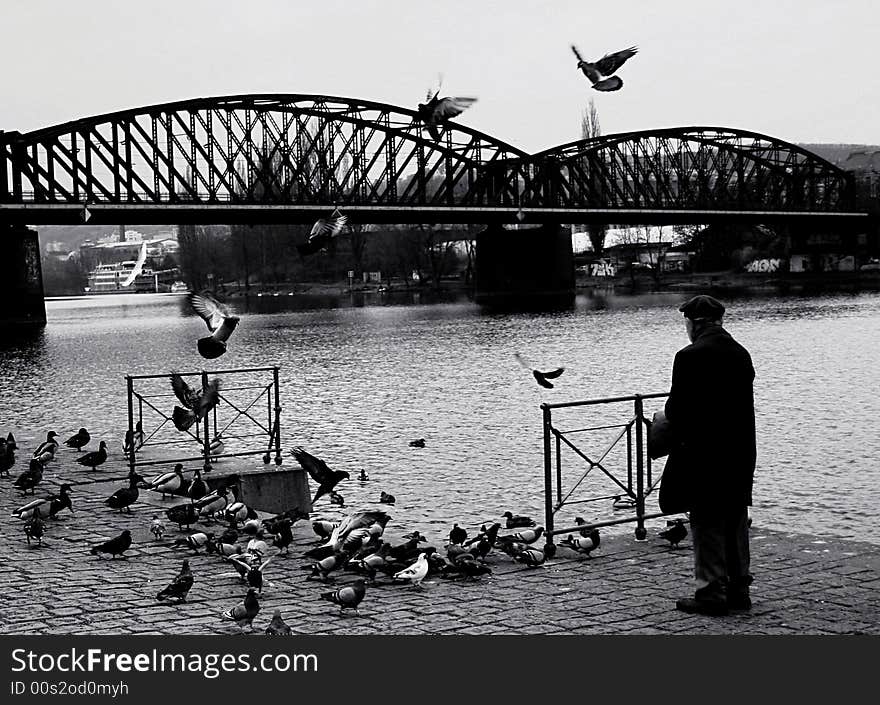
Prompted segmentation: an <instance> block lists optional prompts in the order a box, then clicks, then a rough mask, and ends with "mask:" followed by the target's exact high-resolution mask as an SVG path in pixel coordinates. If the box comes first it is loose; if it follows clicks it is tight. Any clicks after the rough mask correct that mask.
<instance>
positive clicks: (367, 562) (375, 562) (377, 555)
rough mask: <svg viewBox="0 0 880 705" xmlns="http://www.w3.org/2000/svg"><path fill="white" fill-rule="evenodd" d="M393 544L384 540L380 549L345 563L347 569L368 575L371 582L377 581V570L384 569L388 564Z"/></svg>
mask: <svg viewBox="0 0 880 705" xmlns="http://www.w3.org/2000/svg"><path fill="white" fill-rule="evenodd" d="M390 548H391V544H390V543H388V542H387V541H383V542H382V545H381V546H379V548H378V550H376V551H374V552H373V553H370V554H368V555H366V556H364V557H363V558H354V559H352V560H350V561H348V563H346V564H345V570H347V571H353V572H356V573H361V574H362V575H366V576H367V577H368V578H369V579H370V582H375V581H376V571H378V570H381V569H383V568H384V567H385V566H386V565H388V560H387V558H388V551H389V549H390Z"/></svg>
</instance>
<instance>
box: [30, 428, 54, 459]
mask: <svg viewBox="0 0 880 705" xmlns="http://www.w3.org/2000/svg"><path fill="white" fill-rule="evenodd" d="M57 436H58V434H57V433H55V431H49V432H48V433H47V434H46V440H45V441H43V442H42V443H40V445H38V446H37V449H36V450H35V451H34V454H33V456H32V457H34V458H36V459H37V460H39V461H40V462H41V463H43V464H44V465H45V464H46V463H48V462H49V461H50V460H53V459H54V458H55V451H57V450H58V441H57V440H55V439H56V438H57Z"/></svg>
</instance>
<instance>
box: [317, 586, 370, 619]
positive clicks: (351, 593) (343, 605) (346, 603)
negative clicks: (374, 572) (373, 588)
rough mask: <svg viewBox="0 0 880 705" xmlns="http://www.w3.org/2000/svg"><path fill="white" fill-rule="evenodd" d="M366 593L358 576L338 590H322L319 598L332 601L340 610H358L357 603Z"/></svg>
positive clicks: (365, 588)
mask: <svg viewBox="0 0 880 705" xmlns="http://www.w3.org/2000/svg"><path fill="white" fill-rule="evenodd" d="M366 594H367V586H366V583H364V581H363V580H361V579H360V578H358V579H357V580H355V581H354V582H353V583H352V584H351V585H346V586H344V587H341V588H339V589H338V590H332V591H330V592H322V593H321V599H322V600H327V601H329V602H334V603H336V604H337V605H339V607H340V611H343V610H354V611H355V612H357V611H358V605H359V604H360V603H361V600H363V599H364V595H366Z"/></svg>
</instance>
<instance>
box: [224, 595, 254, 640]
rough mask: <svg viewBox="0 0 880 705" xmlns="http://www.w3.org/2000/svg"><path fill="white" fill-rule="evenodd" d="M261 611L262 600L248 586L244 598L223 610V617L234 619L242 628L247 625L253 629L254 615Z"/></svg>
mask: <svg viewBox="0 0 880 705" xmlns="http://www.w3.org/2000/svg"><path fill="white" fill-rule="evenodd" d="M259 613H260V601H259V600H258V599H257V593H256V591H255V590H254V589H253V588H248V591H247V594H246V595H245V596H244V600H243V601H242V602H240V603H238V604H237V605H235V607H230V608H229V609H228V610H226V611H225V612H223V618H224V619H230V620H232V621H233V622H235V623H236V624H238V626H239V627H240V628H242V629H244V627H246V626H247V627H250V628H251V629H252V630H253V621H254V617H256V616H257V615H258V614H259Z"/></svg>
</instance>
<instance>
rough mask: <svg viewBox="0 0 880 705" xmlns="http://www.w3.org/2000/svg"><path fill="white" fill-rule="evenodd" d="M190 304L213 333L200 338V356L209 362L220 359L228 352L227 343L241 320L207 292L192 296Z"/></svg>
mask: <svg viewBox="0 0 880 705" xmlns="http://www.w3.org/2000/svg"><path fill="white" fill-rule="evenodd" d="M189 302H190V304H191V305H192V307H193V309H194V310H195V312H196V313H197V314H199V316H201V318H202V320H203V321H204V322H205V324H206V325H207V326H208V330H209V331H211V335H206V336H205V337H204V338H199V340H198V348H199V354H200V355H201V356H202V357H204V358H206V359H208V360H213V359H214V358H215V357H220V356H221V355H222V354H223V353H225V352H226V341H227V340H229V336H230V335H232V331H234V330H235V327H236V326H237V325H238V322H239V320H241V319H240V318H239V317H238V316H233V315H231V314H230V313H229V310H228V309H227V308H226V307H225V306H223V305H222V304H221V303H220V302H219V301H217V299H215V298H214V296H213V295H212V294H211V293H210V292H207V291H202V292H201V293H198V294H190V296H189Z"/></svg>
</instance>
